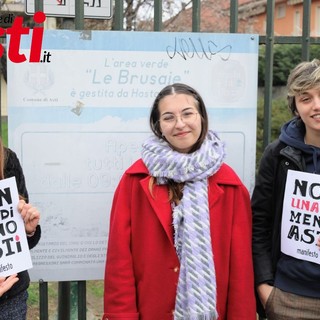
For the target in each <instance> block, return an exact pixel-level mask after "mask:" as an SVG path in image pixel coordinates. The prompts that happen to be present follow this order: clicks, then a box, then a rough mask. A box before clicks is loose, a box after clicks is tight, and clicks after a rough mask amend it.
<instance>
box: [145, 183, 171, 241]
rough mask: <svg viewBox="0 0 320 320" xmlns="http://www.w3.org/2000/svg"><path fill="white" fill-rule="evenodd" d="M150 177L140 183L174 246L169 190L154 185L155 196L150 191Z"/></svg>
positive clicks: (163, 186)
mask: <svg viewBox="0 0 320 320" xmlns="http://www.w3.org/2000/svg"><path fill="white" fill-rule="evenodd" d="M149 181H150V177H147V178H145V179H143V180H141V181H140V183H141V186H142V188H143V190H144V192H145V194H146V196H147V198H148V200H149V202H150V205H151V207H152V209H153V210H154V212H155V214H156V215H157V217H158V219H159V221H160V223H161V225H162V227H163V228H164V230H165V232H166V234H167V236H168V238H169V240H170V242H171V243H172V245H174V244H173V225H172V209H171V204H170V201H169V200H168V188H167V186H165V185H154V187H153V196H152V195H151V194H150V191H149Z"/></svg>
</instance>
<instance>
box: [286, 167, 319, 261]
mask: <svg viewBox="0 0 320 320" xmlns="http://www.w3.org/2000/svg"><path fill="white" fill-rule="evenodd" d="M319 200H320V176H319V175H318V174H311V173H306V172H300V171H293V170H289V171H288V176H287V182H286V190H285V196H284V203H283V212H282V225H281V251H282V252H283V253H285V254H287V255H289V256H292V257H295V258H297V259H300V260H307V261H311V262H314V263H318V264H320V250H319V248H318V247H317V246H316V243H317V240H318V238H319V237H320V212H319V211H320V201H319Z"/></svg>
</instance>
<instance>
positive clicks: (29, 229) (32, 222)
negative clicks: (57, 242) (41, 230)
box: [18, 200, 40, 236]
mask: <svg viewBox="0 0 320 320" xmlns="http://www.w3.org/2000/svg"><path fill="white" fill-rule="evenodd" d="M18 211H19V212H20V214H21V217H22V219H23V222H24V226H25V229H26V233H27V235H28V236H31V235H33V234H34V232H35V230H36V227H37V225H38V224H39V220H40V213H39V211H38V210H37V208H35V207H33V206H32V205H31V204H30V203H26V202H25V201H24V200H20V201H19V203H18Z"/></svg>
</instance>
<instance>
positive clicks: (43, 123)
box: [8, 30, 259, 281]
mask: <svg viewBox="0 0 320 320" xmlns="http://www.w3.org/2000/svg"><path fill="white" fill-rule="evenodd" d="M258 43H259V41H258V36H257V35H249V34H209V33H162V32H126V31H122V32H121V31H119V32H117V31H61V30H47V31H45V34H44V41H43V54H44V55H43V56H44V57H46V59H45V60H44V62H43V63H21V64H17V63H11V62H10V61H9V62H8V115H9V146H10V147H11V148H12V149H13V150H14V151H15V152H17V154H18V156H19V158H20V160H21V163H22V166H23V169H24V172H25V176H26V181H27V186H28V189H29V192H30V198H31V201H32V202H33V203H35V204H36V205H37V206H38V207H39V209H40V210H41V212H42V219H41V225H42V228H43V236H42V239H41V242H40V243H39V245H38V246H37V247H36V248H35V249H34V250H33V252H32V257H33V265H34V268H33V269H32V270H31V271H30V274H31V277H32V280H38V279H44V280H45V281H64V280H92V279H102V278H103V272H104V262H105V252H106V243H107V237H108V222H109V221H108V220H109V210H110V206H111V202H112V197H113V192H114V190H115V187H116V186H117V183H118V181H119V179H120V177H121V175H122V174H123V172H124V170H125V169H126V168H127V167H128V166H130V165H131V164H132V163H133V162H134V161H135V160H136V159H138V158H139V157H140V150H141V143H142V141H143V140H144V139H145V138H147V137H148V136H149V135H150V134H151V132H150V129H149V124H148V117H149V112H150V107H151V105H152V102H153V100H154V98H155V96H156V95H157V93H158V92H159V91H160V90H161V89H162V88H163V87H164V86H165V85H167V84H171V83H173V82H183V83H186V84H188V85H191V86H192V87H194V88H195V89H196V90H198V91H199V93H200V94H201V95H202V97H203V98H204V101H205V103H206V106H207V108H208V114H209V120H210V128H211V129H213V130H215V131H217V132H218V133H219V135H220V137H221V138H222V140H224V141H225V144H226V151H227V158H226V162H227V163H228V164H230V165H231V166H232V167H233V168H234V169H235V171H236V172H237V173H238V175H239V176H240V178H241V179H242V180H243V182H244V183H245V184H246V186H247V187H248V189H249V190H250V191H251V190H252V188H253V183H254V174H255V147H256V114H257V111H256V109H257V72H258V71H257V68H258ZM21 48H22V49H21V50H20V52H21V53H26V54H27V53H28V51H29V50H28V48H30V38H29V37H22V41H21ZM44 51H45V52H44ZM48 60H49V61H50V62H48ZM52 270H55V272H54V273H53V272H52Z"/></svg>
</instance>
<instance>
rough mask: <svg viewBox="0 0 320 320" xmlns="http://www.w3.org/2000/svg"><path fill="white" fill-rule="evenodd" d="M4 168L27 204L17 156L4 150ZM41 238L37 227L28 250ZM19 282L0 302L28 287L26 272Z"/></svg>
mask: <svg viewBox="0 0 320 320" xmlns="http://www.w3.org/2000/svg"><path fill="white" fill-rule="evenodd" d="M5 153H6V157H5V166H4V175H5V178H10V177H13V176H14V177H16V181H17V187H18V192H19V194H20V195H21V196H22V197H24V198H25V200H26V201H27V202H28V191H27V188H26V183H25V179H24V175H23V171H22V168H21V165H20V162H19V159H18V157H17V155H16V154H15V153H14V152H13V151H12V150H10V149H8V148H5ZM40 236H41V228H40V225H38V226H37V229H36V232H35V234H34V235H33V236H32V237H28V244H29V248H30V249H32V248H33V247H34V246H36V244H37V243H38V242H39V240H40ZM18 278H19V281H18V282H17V283H16V284H15V285H14V286H13V287H12V288H11V289H10V290H9V291H7V292H6V293H5V294H3V295H2V297H0V304H1V302H3V301H5V300H7V299H10V298H11V297H13V296H15V295H16V294H18V293H20V292H22V291H23V290H26V289H27V288H28V287H29V283H30V278H29V274H28V271H23V272H20V273H19V274H18ZM0 308H1V307H0Z"/></svg>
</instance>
